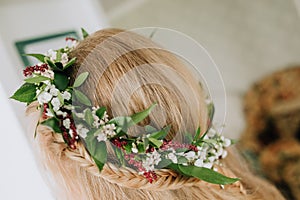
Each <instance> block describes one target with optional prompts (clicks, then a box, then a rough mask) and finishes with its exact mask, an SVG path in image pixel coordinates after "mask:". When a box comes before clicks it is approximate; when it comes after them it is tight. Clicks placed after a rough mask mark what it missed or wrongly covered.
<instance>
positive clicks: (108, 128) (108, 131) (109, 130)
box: [101, 124, 116, 137]
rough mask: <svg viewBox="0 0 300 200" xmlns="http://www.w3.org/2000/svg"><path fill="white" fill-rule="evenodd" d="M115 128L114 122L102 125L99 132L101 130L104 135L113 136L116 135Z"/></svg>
mask: <svg viewBox="0 0 300 200" xmlns="http://www.w3.org/2000/svg"><path fill="white" fill-rule="evenodd" d="M115 129H116V126H115V124H106V125H104V126H103V127H102V131H101V132H103V133H104V134H105V135H107V136H109V137H113V136H115V135H116V132H115Z"/></svg>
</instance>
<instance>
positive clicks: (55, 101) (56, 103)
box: [51, 97, 60, 112]
mask: <svg viewBox="0 0 300 200" xmlns="http://www.w3.org/2000/svg"><path fill="white" fill-rule="evenodd" d="M51 104H52V106H53V110H54V111H55V112H57V111H58V110H59V108H60V101H59V99H58V98H57V97H55V98H53V99H52V100H51Z"/></svg>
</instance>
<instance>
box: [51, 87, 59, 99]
mask: <svg viewBox="0 0 300 200" xmlns="http://www.w3.org/2000/svg"><path fill="white" fill-rule="evenodd" d="M58 92H59V90H58V89H57V88H56V87H55V85H51V86H50V91H49V93H50V94H51V95H52V96H55V97H56V96H57V95H58Z"/></svg>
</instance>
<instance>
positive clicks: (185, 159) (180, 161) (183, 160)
mask: <svg viewBox="0 0 300 200" xmlns="http://www.w3.org/2000/svg"><path fill="white" fill-rule="evenodd" d="M177 160H178V164H182V163H188V161H189V160H188V159H187V158H186V157H184V156H179V157H178V159H177Z"/></svg>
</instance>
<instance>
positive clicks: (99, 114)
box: [96, 106, 106, 119]
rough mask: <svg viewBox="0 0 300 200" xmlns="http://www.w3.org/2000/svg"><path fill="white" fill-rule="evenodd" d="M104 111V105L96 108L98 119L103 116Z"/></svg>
mask: <svg viewBox="0 0 300 200" xmlns="http://www.w3.org/2000/svg"><path fill="white" fill-rule="evenodd" d="M105 111H106V107H104V106H102V107H100V108H99V109H98V110H96V115H97V116H98V117H99V119H102V118H103V116H104V113H105Z"/></svg>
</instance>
